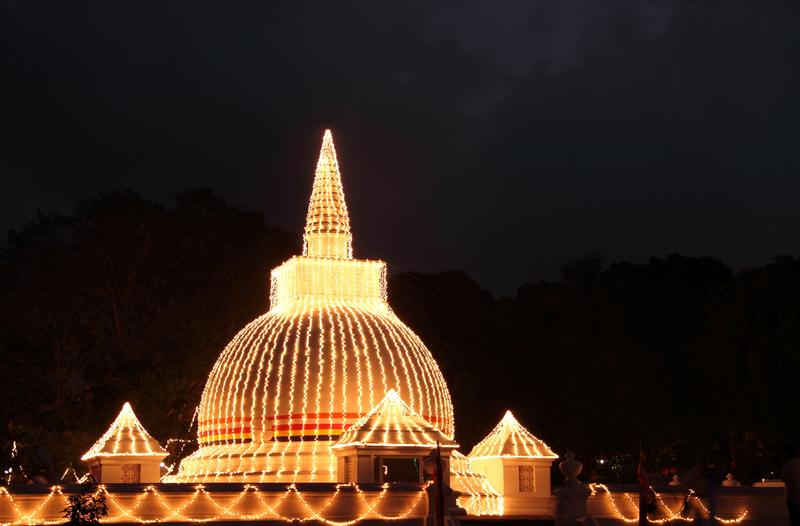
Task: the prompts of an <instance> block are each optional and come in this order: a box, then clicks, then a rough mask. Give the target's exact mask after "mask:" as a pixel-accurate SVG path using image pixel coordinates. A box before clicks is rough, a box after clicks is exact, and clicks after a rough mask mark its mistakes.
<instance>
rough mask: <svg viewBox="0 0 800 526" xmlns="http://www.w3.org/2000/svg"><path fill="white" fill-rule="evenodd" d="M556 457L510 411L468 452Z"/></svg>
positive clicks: (479, 455) (472, 454)
mask: <svg viewBox="0 0 800 526" xmlns="http://www.w3.org/2000/svg"><path fill="white" fill-rule="evenodd" d="M487 457H509V458H558V455H556V454H555V453H554V452H553V450H552V449H550V448H549V447H548V446H547V444H545V443H544V441H542V440H541V439H539V438H536V437H535V436H533V435H532V434H531V433H530V432H529V431H528V430H527V429H525V428H524V427H523V426H522V424H520V423H519V422H518V421H517V419H516V418H514V415H513V414H511V411H506V414H505V416H503V419H502V420H500V423H499V424H497V425H496V426H495V428H494V429H492V432H491V433H489V434H488V435H487V436H486V438H484V439H483V440H481V441H480V442H479V443H478V444H477V445H476V446H475V447H474V448H472V451H470V453H469V458H471V459H475V458H487Z"/></svg>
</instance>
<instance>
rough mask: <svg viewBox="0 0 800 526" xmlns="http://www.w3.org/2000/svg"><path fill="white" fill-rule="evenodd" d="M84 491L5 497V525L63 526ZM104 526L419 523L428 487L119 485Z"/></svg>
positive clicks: (112, 488)
mask: <svg viewBox="0 0 800 526" xmlns="http://www.w3.org/2000/svg"><path fill="white" fill-rule="evenodd" d="M77 489H78V488H77V487H76V486H63V487H61V488H59V487H58V486H55V487H54V488H53V489H51V488H50V487H47V486H43V485H41V486H40V485H28V486H16V487H14V486H12V487H11V488H10V490H9V491H6V490H4V489H3V490H0V523H1V524H56V523H58V524H62V523H63V522H64V519H63V515H64V514H63V512H62V510H63V509H64V508H65V507H66V506H67V496H68V495H70V494H72V493H75V492H76V491H77ZM107 491H108V497H107V503H108V508H109V517H108V518H107V519H105V520H104V522H120V523H138V522H143V521H157V522H192V521H200V520H202V521H211V522H215V521H236V520H249V521H253V520H258V521H270V520H274V521H292V520H309V519H316V520H334V521H349V520H368V519H387V520H388V519H392V520H394V519H400V518H404V519H415V518H423V517H425V516H426V515H427V511H428V502H427V494H426V491H425V488H424V485H422V484H395V485H393V486H392V487H391V488H388V489H386V490H384V489H382V488H381V487H380V486H379V485H376V484H369V485H360V486H358V487H355V486H340V487H338V488H337V485H335V484H298V485H297V486H296V488H293V487H291V486H288V485H285V484H254V485H246V486H244V485H242V484H207V485H205V486H194V485H189V484H156V485H153V486H147V485H144V484H118V485H116V484H115V485H108V486H107Z"/></svg>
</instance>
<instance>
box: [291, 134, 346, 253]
mask: <svg viewBox="0 0 800 526" xmlns="http://www.w3.org/2000/svg"><path fill="white" fill-rule="evenodd" d="M303 255H304V256H308V257H315V258H335V259H351V258H352V257H353V236H352V234H351V233H350V216H349V215H348V213H347V204H346V203H345V200H344V190H343V189H342V176H341V174H340V173H339V162H338V161H337V160H336V148H335V147H334V146H333V135H332V134H331V131H330V130H325V135H324V136H323V138H322V149H321V150H320V152H319V161H317V170H316V172H315V174H314V186H313V188H312V189H311V200H310V202H309V204H308V215H307V216H306V230H305V234H304V235H303Z"/></svg>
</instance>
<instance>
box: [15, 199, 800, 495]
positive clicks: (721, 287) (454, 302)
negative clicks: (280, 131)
mask: <svg viewBox="0 0 800 526" xmlns="http://www.w3.org/2000/svg"><path fill="white" fill-rule="evenodd" d="M298 245H299V239H298V237H297V236H295V235H293V234H289V233H287V232H285V231H282V230H280V229H276V228H272V227H269V226H267V225H266V224H265V222H264V220H263V218H262V217H261V216H260V215H259V214H256V213H253V212H247V211H242V210H239V209H237V208H234V207H231V206H229V205H227V204H226V203H224V202H223V201H222V200H221V199H219V198H218V197H216V196H215V195H214V194H213V193H211V192H210V191H207V190H198V191H193V192H188V193H184V194H180V195H178V196H177V198H176V200H175V203H174V204H173V205H171V206H169V207H165V206H162V205H158V204H155V203H153V202H149V201H147V200H145V199H143V198H142V197H140V196H138V195H136V194H134V193H131V192H123V193H115V194H109V195H104V196H100V197H98V198H96V199H93V200H91V201H88V202H86V203H83V204H81V205H80V206H78V207H77V208H76V209H75V210H74V211H73V212H72V213H70V214H67V215H59V214H52V215H40V216H39V217H38V218H37V219H36V220H34V221H33V222H31V223H30V224H29V225H27V226H26V227H25V228H23V229H21V230H20V231H19V232H16V233H12V234H10V236H9V239H8V242H7V244H6V246H5V248H4V250H3V252H2V259H0V355H2V358H3V359H2V360H0V378H2V381H0V396H2V403H1V404H0V407H1V408H2V409H1V410H0V415H1V418H2V421H0V426H1V427H0V447H1V448H2V451H0V455H2V456H0V467H1V468H3V469H6V468H7V467H10V464H11V462H10V455H11V445H12V443H14V442H16V444H17V449H18V452H19V457H18V463H19V464H21V466H22V468H23V469H24V470H25V472H26V473H27V474H28V475H29V476H30V475H33V474H35V473H41V474H42V475H44V476H46V477H47V478H48V479H50V480H53V479H54V478H57V477H58V476H60V475H61V472H63V470H64V468H65V467H67V466H69V465H70V464H73V465H75V466H76V467H79V463H78V459H79V457H80V455H81V454H82V453H83V452H84V451H85V450H86V449H87V448H88V447H89V445H91V443H92V442H93V441H94V440H95V439H96V438H97V437H98V436H99V435H100V434H101V433H102V432H103V431H104V429H105V426H107V425H108V423H109V422H110V420H111V419H112V418H113V417H114V416H115V414H116V412H117V411H118V410H119V407H120V406H121V405H122V403H123V402H124V401H125V400H130V401H131V402H132V403H133V404H134V406H135V408H136V411H137V413H139V415H140V417H141V418H142V419H143V420H144V421H145V422H146V424H147V426H148V427H149V429H150V431H151V432H152V433H153V434H154V435H155V436H156V437H157V438H159V439H160V440H161V441H162V442H166V440H167V439H168V438H190V437H191V434H190V433H189V432H188V428H189V426H190V423H191V420H192V415H193V412H194V409H195V407H196V405H197V403H198V402H199V399H200V394H201V392H202V388H203V385H204V383H205V379H206V376H207V374H208V372H209V370H210V368H211V366H212V365H213V363H214V361H215V360H216V358H217V356H218V355H219V353H220V351H221V350H222V348H223V347H224V345H225V344H226V343H227V342H228V341H229V340H230V338H231V337H232V336H233V335H234V334H235V333H236V332H237V331H238V330H239V329H240V328H241V327H242V326H243V325H244V324H245V323H247V322H248V321H250V320H251V319H252V318H254V317H255V316H257V315H258V314H260V313H262V312H264V311H265V310H266V308H267V304H268V297H267V295H268V290H267V287H268V279H267V273H268V271H269V269H270V268H272V267H274V266H275V265H276V264H278V263H279V262H280V261H282V260H284V259H286V258H287V257H289V256H290V255H293V254H296V253H297V252H298V250H299V247H298ZM389 295H390V302H391V304H392V307H393V309H394V310H395V312H397V314H398V315H399V316H400V317H401V319H403V320H404V321H405V322H406V323H407V324H408V325H409V326H411V327H412V328H413V329H414V330H415V331H417V332H418V333H419V334H420V336H421V337H422V338H423V340H424V341H425V342H426V344H427V345H428V347H429V348H430V349H431V351H432V352H433V353H434V356H435V357H436V358H437V360H438V362H439V364H440V365H441V367H442V369H443V371H444V374H445V377H446V378H447V381H448V385H449V386H450V390H451V395H452V397H453V401H454V404H455V407H456V430H457V431H456V434H457V436H456V438H457V440H458V441H459V442H460V443H461V444H462V446H463V450H464V452H465V453H466V452H468V450H469V448H470V447H471V446H472V445H473V444H474V443H475V442H477V441H478V440H480V439H481V438H482V437H483V436H484V435H485V434H486V433H488V431H489V430H490V429H491V428H492V426H494V425H495V424H496V422H497V421H498V420H499V419H500V417H501V416H502V413H503V412H504V411H505V409H507V408H510V409H511V410H512V411H514V413H515V414H516V415H517V417H518V418H519V419H520V420H521V421H522V422H523V423H524V424H525V425H527V426H528V427H529V429H530V430H531V431H532V432H533V433H534V434H536V435H538V436H540V437H541V438H543V439H544V440H545V441H547V442H548V444H550V445H551V447H553V448H554V449H555V450H556V451H558V452H562V453H563V452H564V451H565V450H566V449H572V450H574V451H576V452H577V454H578V456H579V458H581V459H583V460H584V461H586V462H587V469H586V473H587V475H590V476H593V477H598V478H602V479H605V480H611V481H613V480H626V481H632V480H633V473H632V472H633V469H634V467H635V462H636V460H637V458H636V455H637V452H638V447H639V443H641V444H642V445H643V447H644V449H645V450H646V451H647V452H648V454H649V457H650V459H651V464H652V466H653V468H654V469H658V468H665V469H666V468H677V469H681V470H682V469H687V468H696V467H700V468H702V469H703V470H706V471H710V472H711V473H710V474H711V476H715V477H718V476H724V474H725V473H726V472H728V471H732V472H733V473H734V474H736V475H737V477H738V478H740V480H743V481H745V482H747V481H752V480H755V479H761V478H764V477H767V478H768V477H770V471H775V470H776V469H777V468H778V466H779V463H780V462H781V460H782V459H781V452H782V450H783V448H784V446H786V445H787V444H789V443H792V442H795V441H797V439H798V438H800V437H799V436H798V433H799V429H798V428H799V424H800V389H798V385H800V260H797V259H794V258H792V257H788V256H781V257H777V258H775V260H774V261H773V262H771V263H770V264H768V265H766V266H764V267H761V268H751V269H746V270H743V271H741V272H738V273H734V272H732V271H731V269H729V268H728V267H726V266H725V265H724V264H723V263H721V262H719V261H717V260H714V259H711V258H689V257H684V256H679V255H671V256H668V257H666V258H659V259H656V258H654V259H651V260H650V261H649V262H648V263H646V264H632V263H612V264H610V265H604V263H603V261H601V260H599V259H592V258H588V259H585V260H581V261H577V262H573V263H570V264H568V265H565V266H564V267H563V268H562V277H561V279H560V280H558V281H556V282H538V283H532V284H526V285H523V286H521V287H520V288H519V289H518V291H517V293H516V295H515V296H514V297H513V298H504V299H497V298H494V297H493V296H492V295H491V294H489V293H488V292H486V291H484V290H482V289H481V288H480V286H479V284H477V283H476V282H475V281H474V280H472V279H471V278H470V277H469V276H467V275H466V274H465V273H464V272H460V271H447V272H441V273H435V274H422V273H406V274H398V275H394V276H392V277H391V278H390V284H389ZM600 459H602V460H604V462H603V463H602V464H601V463H600V462H599V460H600Z"/></svg>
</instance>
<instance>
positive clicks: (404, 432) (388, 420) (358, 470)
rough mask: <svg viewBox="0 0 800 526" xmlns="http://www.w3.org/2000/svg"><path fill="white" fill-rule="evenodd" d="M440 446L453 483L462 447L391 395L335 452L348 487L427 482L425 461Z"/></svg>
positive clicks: (346, 434) (348, 433)
mask: <svg viewBox="0 0 800 526" xmlns="http://www.w3.org/2000/svg"><path fill="white" fill-rule="evenodd" d="M437 445H438V446H439V447H440V451H441V454H442V465H443V468H444V469H443V475H444V479H445V481H448V480H449V477H450V469H449V457H450V451H451V450H453V449H455V448H457V447H458V444H456V443H455V442H454V441H453V439H452V438H450V437H449V436H447V435H446V434H444V433H443V432H442V431H441V430H439V429H438V428H437V427H436V426H434V425H433V424H431V423H430V422H428V421H427V420H425V419H424V418H423V417H422V416H420V415H419V414H418V413H417V412H416V411H414V409H412V408H411V407H409V405H408V404H406V403H405V402H404V401H403V400H402V399H401V398H400V396H399V395H398V394H397V392H396V391H395V390H394V389H390V390H389V392H387V393H386V396H385V397H384V398H383V400H381V401H380V403H378V405H376V406H375V407H374V408H372V409H371V410H370V411H369V413H367V414H366V415H364V416H363V417H362V418H360V419H359V420H358V421H357V422H355V423H354V424H353V425H352V426H350V428H349V429H347V431H345V432H344V433H342V435H341V436H340V437H339V440H338V441H337V442H336V443H335V444H334V445H333V446H331V449H332V450H333V451H334V454H335V455H336V456H337V458H338V470H339V477H338V478H339V480H342V481H344V482H381V483H383V482H421V481H422V480H423V475H422V463H423V460H424V458H425V457H426V456H428V455H429V454H430V453H431V451H433V450H434V449H436V447H437Z"/></svg>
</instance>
